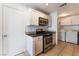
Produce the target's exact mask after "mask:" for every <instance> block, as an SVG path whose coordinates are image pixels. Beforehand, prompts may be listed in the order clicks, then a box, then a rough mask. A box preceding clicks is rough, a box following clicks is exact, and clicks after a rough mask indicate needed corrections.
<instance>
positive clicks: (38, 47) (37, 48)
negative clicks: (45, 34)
mask: <svg viewBox="0 0 79 59" xmlns="http://www.w3.org/2000/svg"><path fill="white" fill-rule="evenodd" d="M34 39H35V55H37V54H39V53H41V52H42V49H43V48H42V45H43V44H42V43H43V42H42V40H43V39H42V36H39V37H35V38H34Z"/></svg>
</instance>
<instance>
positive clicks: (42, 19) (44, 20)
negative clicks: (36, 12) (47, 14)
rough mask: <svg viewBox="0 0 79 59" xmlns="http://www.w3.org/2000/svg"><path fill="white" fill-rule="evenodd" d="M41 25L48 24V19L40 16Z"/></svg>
mask: <svg viewBox="0 0 79 59" xmlns="http://www.w3.org/2000/svg"><path fill="white" fill-rule="evenodd" d="M39 26H48V19H46V18H42V17H39Z"/></svg>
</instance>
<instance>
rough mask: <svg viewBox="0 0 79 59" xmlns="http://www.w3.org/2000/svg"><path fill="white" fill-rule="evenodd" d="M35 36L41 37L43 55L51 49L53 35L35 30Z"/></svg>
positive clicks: (41, 30)
mask: <svg viewBox="0 0 79 59" xmlns="http://www.w3.org/2000/svg"><path fill="white" fill-rule="evenodd" d="M36 33H37V34H40V35H43V53H44V52H46V51H48V50H49V49H51V48H52V47H53V37H52V36H53V33H52V32H49V31H44V30H43V29H37V31H36Z"/></svg>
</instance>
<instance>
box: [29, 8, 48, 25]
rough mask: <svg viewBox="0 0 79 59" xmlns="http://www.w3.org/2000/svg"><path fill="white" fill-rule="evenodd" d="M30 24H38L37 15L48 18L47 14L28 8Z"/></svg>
mask: <svg viewBox="0 0 79 59" xmlns="http://www.w3.org/2000/svg"><path fill="white" fill-rule="evenodd" d="M29 15H30V20H31V21H30V25H39V17H42V18H45V19H49V16H48V15H46V14H44V13H42V12H39V11H37V10H34V9H31V8H29Z"/></svg>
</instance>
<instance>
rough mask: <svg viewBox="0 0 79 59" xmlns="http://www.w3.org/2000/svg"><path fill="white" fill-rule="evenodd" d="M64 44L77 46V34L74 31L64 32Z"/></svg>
mask: <svg viewBox="0 0 79 59" xmlns="http://www.w3.org/2000/svg"><path fill="white" fill-rule="evenodd" d="M66 42H70V43H75V44H77V32H75V31H68V32H66Z"/></svg>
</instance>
